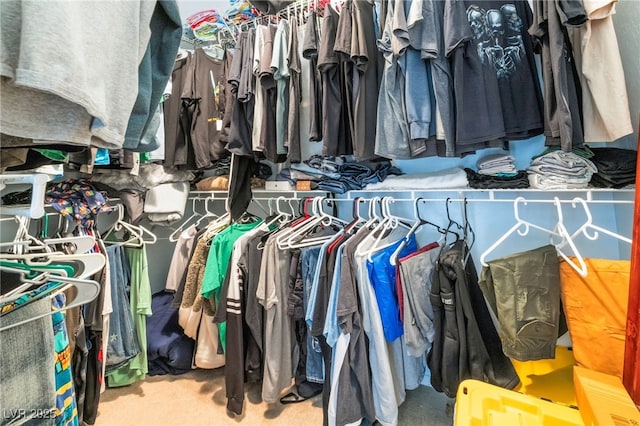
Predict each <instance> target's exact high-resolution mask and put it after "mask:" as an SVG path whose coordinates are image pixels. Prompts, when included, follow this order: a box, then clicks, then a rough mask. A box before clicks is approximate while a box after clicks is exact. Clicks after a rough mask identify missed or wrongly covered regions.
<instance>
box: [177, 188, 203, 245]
mask: <svg viewBox="0 0 640 426" xmlns="http://www.w3.org/2000/svg"><path fill="white" fill-rule="evenodd" d="M196 200H198V198H193V199H192V200H191V212H192V213H191V216H189V217H188V218H187V219H186V220H184V221H183V222H182V223H181V224H180V226H178V227H177V228H176V230H175V231H173V232H172V233H171V235H169V241H171V242H172V243H175V242H176V241H178V239H179V238H180V234H181V233H182V231H183V230H184V229H186V228H187V223H189V222H192V221H194V220H196V219H198V222H199V219H200V218H201V216H203V215H202V214H201V213H199V212H198V211H197V210H196ZM205 204H206V200H205ZM205 207H206V206H205ZM196 223H197V222H196Z"/></svg>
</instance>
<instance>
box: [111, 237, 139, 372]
mask: <svg viewBox="0 0 640 426" xmlns="http://www.w3.org/2000/svg"><path fill="white" fill-rule="evenodd" d="M107 256H108V257H109V273H110V274H111V303H112V304H113V312H112V313H111V316H110V317H109V321H110V324H109V340H108V346H107V354H106V360H105V362H106V363H107V364H106V365H107V367H106V371H107V372H108V371H112V370H115V369H116V368H118V367H120V366H122V365H124V364H126V363H127V361H129V360H130V359H131V358H133V357H135V356H136V355H138V354H139V353H140V345H139V344H138V335H137V333H136V329H135V327H134V326H133V318H132V316H131V307H130V303H129V296H128V295H127V289H128V287H129V282H130V278H131V277H130V274H131V271H130V269H129V261H128V260H127V256H126V254H125V251H124V248H123V247H122V246H108V247H107Z"/></svg>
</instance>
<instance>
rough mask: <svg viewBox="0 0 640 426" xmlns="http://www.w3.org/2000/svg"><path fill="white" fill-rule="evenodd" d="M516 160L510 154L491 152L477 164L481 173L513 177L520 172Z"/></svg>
mask: <svg viewBox="0 0 640 426" xmlns="http://www.w3.org/2000/svg"><path fill="white" fill-rule="evenodd" d="M514 161H515V159H514V158H513V156H511V155H508V154H490V155H486V156H484V157H482V158H481V159H479V160H478V162H477V163H476V166H477V167H478V173H479V174H481V175H488V176H504V177H513V176H515V175H516V174H517V172H518V171H517V170H516V166H515V164H514Z"/></svg>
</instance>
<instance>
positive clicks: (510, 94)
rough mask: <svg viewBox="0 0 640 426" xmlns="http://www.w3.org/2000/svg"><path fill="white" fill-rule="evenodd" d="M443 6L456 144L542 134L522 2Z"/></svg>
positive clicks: (454, 0)
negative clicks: (454, 110)
mask: <svg viewBox="0 0 640 426" xmlns="http://www.w3.org/2000/svg"><path fill="white" fill-rule="evenodd" d="M445 8H446V9H445V22H444V37H445V49H446V53H447V55H448V56H449V57H450V58H451V63H452V68H453V75H454V90H455V94H456V118H457V121H456V122H457V126H456V127H457V138H456V142H457V144H459V145H467V144H476V143H479V142H489V141H495V140H497V139H526V138H529V137H532V136H535V135H538V134H540V133H542V130H543V118H542V111H543V107H542V94H541V92H540V87H539V83H538V79H537V71H536V67H535V60H534V56H533V43H532V40H531V36H530V35H529V33H528V28H529V26H530V25H531V22H532V16H531V10H530V8H529V6H528V4H527V3H526V1H518V0H508V1H500V0H488V1H485V0H473V1H463V0H448V1H447V3H446V5H445Z"/></svg>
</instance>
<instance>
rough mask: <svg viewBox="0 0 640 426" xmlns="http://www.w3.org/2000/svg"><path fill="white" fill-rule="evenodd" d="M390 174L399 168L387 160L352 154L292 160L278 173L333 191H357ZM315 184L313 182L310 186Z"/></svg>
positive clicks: (398, 171)
mask: <svg viewBox="0 0 640 426" xmlns="http://www.w3.org/2000/svg"><path fill="white" fill-rule="evenodd" d="M389 174H400V170H399V169H397V168H396V167H393V166H392V165H391V162H390V161H389V160H381V161H361V162H357V161H354V160H353V157H351V156H346V157H322V156H317V155H315V156H312V157H311V158H310V159H309V160H307V161H305V162H303V163H292V164H291V171H290V172H289V173H288V174H286V175H285V174H283V173H281V177H282V178H284V179H291V180H294V181H297V180H310V181H313V182H315V183H316V184H317V187H316V188H317V189H319V190H321V191H329V192H333V193H336V194H344V193H345V192H347V191H351V190H358V189H362V188H364V187H365V186H366V185H368V184H371V183H376V182H381V181H383V180H384V179H385V178H386V177H387V176H388V175H389ZM313 186H315V185H313Z"/></svg>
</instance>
